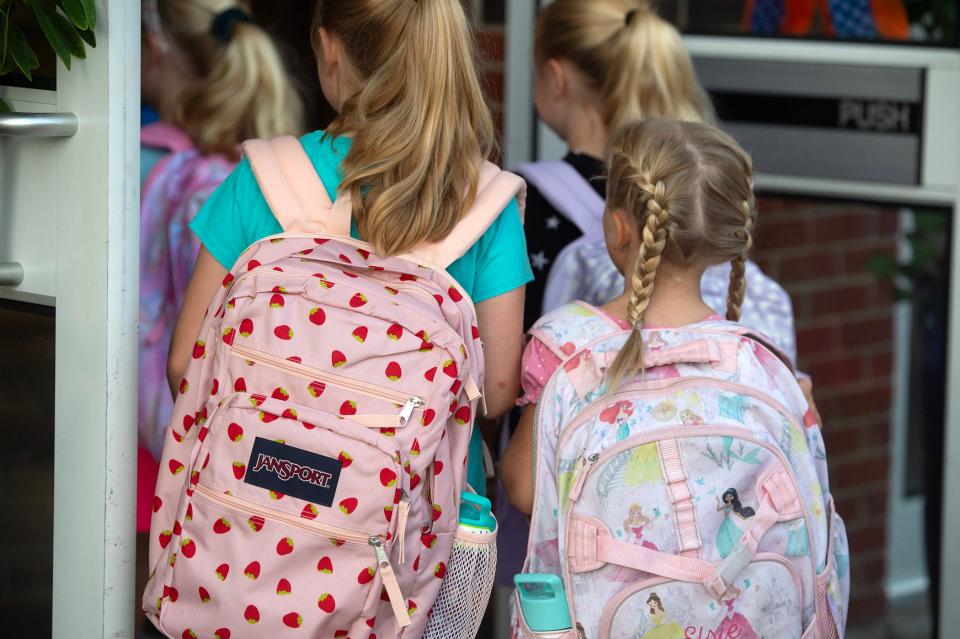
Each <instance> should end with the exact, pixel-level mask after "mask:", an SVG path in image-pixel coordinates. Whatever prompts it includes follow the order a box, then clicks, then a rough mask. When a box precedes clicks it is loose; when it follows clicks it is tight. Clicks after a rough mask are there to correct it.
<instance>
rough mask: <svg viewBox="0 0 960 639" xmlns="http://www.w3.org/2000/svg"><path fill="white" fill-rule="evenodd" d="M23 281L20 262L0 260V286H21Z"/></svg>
mask: <svg viewBox="0 0 960 639" xmlns="http://www.w3.org/2000/svg"><path fill="white" fill-rule="evenodd" d="M21 282H23V266H22V265H21V264H20V262H0V286H19V285H20V283H21Z"/></svg>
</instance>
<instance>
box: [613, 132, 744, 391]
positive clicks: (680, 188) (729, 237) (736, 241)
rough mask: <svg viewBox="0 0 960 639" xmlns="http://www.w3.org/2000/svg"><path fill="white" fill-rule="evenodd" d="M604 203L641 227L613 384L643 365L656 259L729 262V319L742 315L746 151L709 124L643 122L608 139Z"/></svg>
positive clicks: (699, 263) (689, 264)
mask: <svg viewBox="0 0 960 639" xmlns="http://www.w3.org/2000/svg"><path fill="white" fill-rule="evenodd" d="M608 167H609V174H608V177H607V207H609V208H610V209H611V210H612V209H618V210H621V211H623V212H625V213H626V214H627V215H628V216H629V217H631V218H632V220H633V222H634V223H635V224H636V227H637V228H638V229H639V230H640V239H641V244H640V252H639V254H638V255H637V261H636V263H635V266H634V271H633V274H632V275H631V274H627V278H628V280H629V282H630V301H629V302H628V305H627V319H628V321H629V322H630V324H631V325H632V326H633V327H634V330H633V332H632V333H631V335H630V338H629V339H628V340H627V343H626V344H625V345H624V347H623V349H622V350H621V351H620V353H619V354H618V356H617V358H616V360H615V361H614V363H613V365H612V366H611V367H610V370H609V371H608V375H609V380H610V383H609V388H610V389H614V388H615V387H616V386H617V385H618V384H619V382H620V381H621V380H622V379H623V378H624V376H625V375H627V373H629V372H631V371H634V370H636V369H639V368H642V367H643V336H642V334H641V332H640V329H641V328H642V327H643V319H644V314H645V313H646V310H647V306H648V305H649V304H650V298H651V297H652V295H653V291H654V285H655V281H656V276H657V267H658V266H659V265H660V262H661V260H666V261H667V262H669V263H670V264H671V265H674V266H677V267H680V268H688V267H693V266H709V265H713V264H720V263H722V262H727V261H729V262H730V263H731V265H732V268H731V271H730V287H729V292H728V295H727V319H729V320H732V321H737V320H738V319H739V318H740V306H741V304H743V296H744V293H745V292H746V279H745V277H744V267H745V263H746V259H747V256H748V255H749V253H750V251H751V249H752V248H753V228H754V223H755V221H756V214H757V213H756V200H755V198H754V194H753V182H752V175H753V167H752V164H751V161H750V157H749V156H748V155H747V153H746V152H745V151H744V150H743V149H742V148H740V146H739V145H738V144H737V143H736V142H735V141H734V140H733V138H731V137H730V136H729V135H727V134H726V133H723V132H722V131H720V130H719V129H716V128H715V127H712V126H710V125H707V124H702V123H697V122H677V121H673V122H671V121H666V120H644V121H641V122H636V123H633V124H631V125H628V126H627V127H625V128H623V129H621V130H620V131H618V132H617V134H616V135H615V136H614V138H613V141H612V142H611V150H610V157H609V160H608Z"/></svg>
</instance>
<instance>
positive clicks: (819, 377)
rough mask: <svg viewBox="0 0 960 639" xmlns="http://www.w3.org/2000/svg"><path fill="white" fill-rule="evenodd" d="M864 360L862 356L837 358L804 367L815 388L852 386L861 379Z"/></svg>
mask: <svg viewBox="0 0 960 639" xmlns="http://www.w3.org/2000/svg"><path fill="white" fill-rule="evenodd" d="M865 362H866V360H865V358H864V357H862V356H859V355H857V356H848V357H843V356H842V355H841V356H840V357H837V358H836V359H831V360H828V361H823V362H818V363H816V364H811V365H810V366H808V367H806V369H807V373H809V374H810V377H812V378H813V384H814V386H815V387H820V388H826V387H829V386H834V385H842V384H852V383H855V382H858V381H860V380H861V379H862V378H863V370H864V367H865V366H864V365H865Z"/></svg>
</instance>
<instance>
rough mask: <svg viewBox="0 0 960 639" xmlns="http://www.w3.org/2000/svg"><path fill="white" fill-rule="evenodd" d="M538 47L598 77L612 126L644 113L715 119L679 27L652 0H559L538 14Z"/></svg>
mask: <svg viewBox="0 0 960 639" xmlns="http://www.w3.org/2000/svg"><path fill="white" fill-rule="evenodd" d="M534 53H535V58H536V62H537V64H538V65H541V64H543V63H544V62H546V61H547V60H550V59H556V60H569V61H570V62H572V63H573V64H574V65H575V66H576V67H577V69H579V70H580V71H581V72H582V73H583V76H584V77H585V78H587V79H588V81H592V82H594V88H595V89H596V90H597V91H598V92H599V94H600V97H601V100H602V105H603V118H604V122H605V123H606V125H607V127H608V128H609V129H610V130H611V131H613V130H615V129H617V128H619V127H621V126H623V125H625V124H626V123H628V122H630V121H633V120H642V119H645V118H664V119H668V120H689V121H695V122H713V119H714V116H713V108H712V107H711V105H710V100H709V99H708V98H707V95H706V93H705V92H704V90H703V88H702V87H701V86H700V83H699V82H698V81H697V77H696V74H695V73H694V71H693V63H692V61H691V60H690V55H689V54H688V53H687V50H686V48H685V47H684V46H683V42H682V40H681V39H680V34H679V33H678V32H677V30H676V29H675V28H673V26H672V25H671V24H669V23H668V22H666V21H665V20H663V19H662V18H660V17H659V16H658V15H657V14H656V13H655V12H654V10H653V9H652V8H651V7H650V4H649V3H648V2H646V1H645V0H589V1H587V0H556V1H555V2H553V3H552V4H550V5H548V6H547V7H546V8H544V9H543V11H541V12H540V16H539V17H538V19H537V27H536V36H535V39H534Z"/></svg>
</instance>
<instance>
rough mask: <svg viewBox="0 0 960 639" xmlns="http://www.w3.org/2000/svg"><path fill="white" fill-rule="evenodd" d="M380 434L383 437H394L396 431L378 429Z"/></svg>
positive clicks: (393, 429) (394, 429) (392, 429)
mask: <svg viewBox="0 0 960 639" xmlns="http://www.w3.org/2000/svg"><path fill="white" fill-rule="evenodd" d="M380 434H381V435H383V436H384V437H393V436H395V435H396V434H397V429H396V428H381V429H380Z"/></svg>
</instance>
